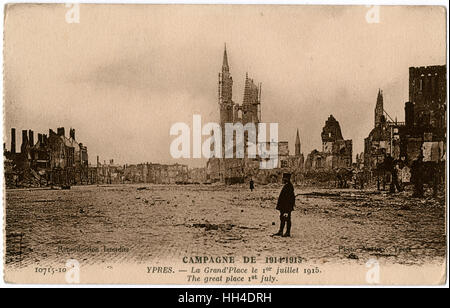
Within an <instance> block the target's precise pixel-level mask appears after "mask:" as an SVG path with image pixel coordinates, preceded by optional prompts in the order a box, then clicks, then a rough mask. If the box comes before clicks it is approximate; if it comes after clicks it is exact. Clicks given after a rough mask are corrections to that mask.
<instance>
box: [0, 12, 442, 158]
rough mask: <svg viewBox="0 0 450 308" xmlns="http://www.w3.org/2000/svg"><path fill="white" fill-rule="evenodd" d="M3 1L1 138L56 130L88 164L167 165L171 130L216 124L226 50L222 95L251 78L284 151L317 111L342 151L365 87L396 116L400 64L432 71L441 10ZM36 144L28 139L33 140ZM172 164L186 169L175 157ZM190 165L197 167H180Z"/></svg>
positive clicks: (313, 143)
mask: <svg viewBox="0 0 450 308" xmlns="http://www.w3.org/2000/svg"><path fill="white" fill-rule="evenodd" d="M67 10H68V9H67V8H66V7H65V6H64V5H16V6H12V7H9V9H8V10H7V12H6V13H5V14H6V15H7V16H6V19H5V47H4V49H5V50H4V73H5V83H4V91H5V101H4V102H5V107H4V108H5V135H6V136H5V142H7V147H8V149H9V147H10V139H9V132H10V129H11V127H15V128H16V129H17V131H18V132H17V138H18V140H17V146H18V148H19V149H20V143H21V132H20V131H21V130H22V129H33V130H34V131H35V132H36V133H38V132H42V133H47V132H48V128H53V129H54V130H56V128H57V127H59V126H65V127H66V132H67V133H68V130H69V128H70V127H73V128H75V129H76V134H77V139H78V141H79V142H83V143H84V144H85V145H87V146H88V152H89V158H90V161H91V162H95V156H96V155H100V159H101V160H102V161H103V160H109V159H110V158H114V159H115V161H117V162H120V163H138V162H161V163H169V162H175V161H176V160H174V159H172V158H171V156H170V153H169V146H170V143H171V141H172V140H173V138H174V137H171V136H169V129H170V126H171V125H172V124H173V123H175V122H180V121H181V122H186V123H188V124H190V126H191V123H192V115H193V114H200V115H201V116H202V118H203V120H204V122H205V123H206V122H207V121H218V120H219V106H218V103H217V74H218V72H219V71H220V69H221V65H222V54H223V47H224V43H225V42H226V44H227V51H228V60H229V64H230V71H231V74H232V76H233V79H234V88H233V99H234V101H235V102H236V103H242V99H243V85H244V79H245V73H246V72H247V71H248V73H249V76H250V77H252V78H254V79H255V81H257V82H262V120H263V121H264V122H278V123H279V136H280V139H281V140H286V141H289V143H290V149H291V152H292V153H293V151H294V141H295V134H296V129H297V128H298V129H299V131H300V138H301V141H302V152H303V153H304V154H305V156H306V154H307V153H309V152H310V151H311V150H313V149H315V148H317V149H319V150H321V139H320V133H321V130H322V127H323V125H324V123H325V120H326V119H327V118H328V116H329V115H330V114H333V115H334V116H335V118H336V119H337V120H338V121H339V122H340V124H341V129H342V133H343V135H344V138H345V139H353V152H354V153H355V154H356V153H359V152H362V151H363V149H364V138H365V137H367V135H368V134H369V132H370V130H371V128H372V127H373V125H374V108H375V102H376V97H377V92H378V88H381V89H382V90H383V91H384V95H385V96H384V101H385V109H386V111H387V112H388V113H389V114H390V115H391V116H392V117H395V116H397V117H398V119H399V120H403V119H404V109H403V108H404V103H405V102H406V101H407V100H408V68H409V67H410V66H427V65H443V64H446V49H445V48H446V41H445V40H446V32H445V10H444V9H443V8H439V7H434V8H432V7H381V9H380V23H378V24H369V23H367V22H366V13H367V10H368V8H366V7H365V6H359V7H306V6H175V5H170V6H168V5H167V6H163V5H159V6H157V5H147V6H145V5H109V6H107V5H81V6H80V23H78V24H75V23H73V24H69V23H67V22H66V21H65V15H66V11H67ZM36 138H37V137H36ZM180 162H183V163H186V161H180ZM189 164H190V165H191V166H201V165H204V161H190V162H189Z"/></svg>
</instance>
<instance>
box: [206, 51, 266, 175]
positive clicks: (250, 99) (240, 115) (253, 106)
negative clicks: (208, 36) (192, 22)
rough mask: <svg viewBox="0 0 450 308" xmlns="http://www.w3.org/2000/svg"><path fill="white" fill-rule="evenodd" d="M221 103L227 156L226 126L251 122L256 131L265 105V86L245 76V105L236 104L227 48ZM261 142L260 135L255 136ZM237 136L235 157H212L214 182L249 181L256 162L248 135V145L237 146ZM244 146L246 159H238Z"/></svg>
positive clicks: (221, 83) (219, 90)
mask: <svg viewBox="0 0 450 308" xmlns="http://www.w3.org/2000/svg"><path fill="white" fill-rule="evenodd" d="M218 103H219V108H220V126H221V128H222V155H225V124H226V123H230V124H236V123H241V124H242V125H246V124H248V123H253V124H255V126H256V128H257V125H258V123H260V121H261V114H260V105H261V84H259V85H256V84H255V82H254V81H253V79H251V78H249V77H248V74H246V76H245V87H244V98H243V101H242V104H237V103H235V102H234V101H233V78H232V77H231V74H230V66H229V64H228V54H227V49H226V46H225V49H224V53H223V61H222V71H221V73H219V83H218ZM251 137H252V139H253V138H255V140H257V131H256V136H251ZM235 138H236V137H235V136H234V140H233V157H234V158H226V159H223V158H220V157H217V158H212V159H209V161H208V163H207V169H208V177H209V179H210V180H211V181H212V182H216V181H223V182H227V183H236V182H243V181H244V178H245V170H246V169H248V167H249V166H250V165H253V164H254V163H255V161H256V160H257V159H256V158H255V159H249V158H248V155H247V154H248V152H247V149H248V141H249V139H250V138H249V136H248V132H247V131H245V132H244V140H243V142H244V144H243V145H241V144H236V139H235ZM238 146H243V148H244V157H245V159H242V158H235V157H236V155H235V154H236V148H237V147H238Z"/></svg>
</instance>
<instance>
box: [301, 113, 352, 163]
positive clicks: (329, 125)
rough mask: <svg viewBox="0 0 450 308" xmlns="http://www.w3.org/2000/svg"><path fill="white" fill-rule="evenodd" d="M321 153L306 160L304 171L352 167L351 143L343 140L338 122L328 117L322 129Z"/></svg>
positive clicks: (332, 117)
mask: <svg viewBox="0 0 450 308" xmlns="http://www.w3.org/2000/svg"><path fill="white" fill-rule="evenodd" d="M321 137H322V151H318V150H313V151H312V152H311V153H310V154H309V155H308V156H307V158H306V162H305V169H306V170H336V169H341V168H351V167H352V155H353V142H352V140H344V137H343V136H342V131H341V126H340V124H339V122H338V121H337V120H336V119H335V118H334V116H333V115H330V116H329V118H328V119H327V120H326V122H325V126H324V127H323V129H322V134H321Z"/></svg>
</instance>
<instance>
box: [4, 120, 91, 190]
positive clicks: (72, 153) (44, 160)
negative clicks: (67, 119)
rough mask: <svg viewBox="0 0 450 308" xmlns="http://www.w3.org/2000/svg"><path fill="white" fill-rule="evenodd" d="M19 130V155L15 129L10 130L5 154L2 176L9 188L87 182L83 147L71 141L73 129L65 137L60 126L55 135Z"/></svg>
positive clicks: (86, 159) (86, 154)
mask: <svg viewBox="0 0 450 308" xmlns="http://www.w3.org/2000/svg"><path fill="white" fill-rule="evenodd" d="M34 136H35V135H34V131H32V130H28V131H27V130H23V131H22V144H21V147H20V153H18V152H17V150H16V130H15V128H12V129H11V150H10V151H5V152H4V156H5V159H6V160H7V161H8V166H9V167H10V168H8V170H5V174H6V177H7V179H8V181H9V184H10V185H11V186H19V185H22V186H41V185H50V184H56V185H59V184H61V185H72V184H87V183H88V178H89V176H88V153H87V148H86V147H85V146H84V145H83V144H82V143H78V142H77V140H76V139H75V130H74V129H70V133H69V137H66V135H65V129H64V127H60V128H58V130H57V132H56V133H55V132H54V131H53V130H51V129H50V130H49V134H48V135H46V134H38V135H37V137H38V138H37V141H35V139H34Z"/></svg>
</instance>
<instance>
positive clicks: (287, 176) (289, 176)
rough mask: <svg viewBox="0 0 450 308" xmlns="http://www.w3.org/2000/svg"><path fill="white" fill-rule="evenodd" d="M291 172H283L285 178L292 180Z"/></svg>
mask: <svg viewBox="0 0 450 308" xmlns="http://www.w3.org/2000/svg"><path fill="white" fill-rule="evenodd" d="M290 179H291V174H290V173H283V180H290Z"/></svg>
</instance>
